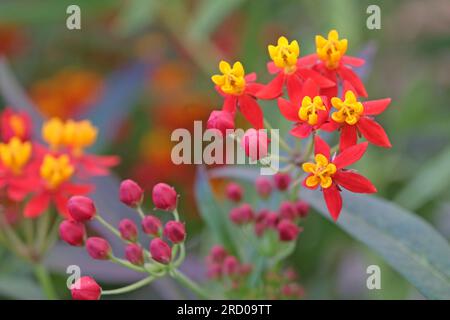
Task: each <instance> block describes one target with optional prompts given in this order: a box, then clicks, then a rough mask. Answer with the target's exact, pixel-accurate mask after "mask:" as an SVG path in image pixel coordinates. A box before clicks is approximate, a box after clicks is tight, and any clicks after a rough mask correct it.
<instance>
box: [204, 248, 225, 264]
mask: <svg viewBox="0 0 450 320" xmlns="http://www.w3.org/2000/svg"><path fill="white" fill-rule="evenodd" d="M227 255H228V252H227V250H225V248H224V247H222V246H221V245H214V246H213V247H212V248H211V250H210V251H209V256H208V260H209V261H210V262H217V263H222V261H223V260H224V259H225V257H226V256H227Z"/></svg>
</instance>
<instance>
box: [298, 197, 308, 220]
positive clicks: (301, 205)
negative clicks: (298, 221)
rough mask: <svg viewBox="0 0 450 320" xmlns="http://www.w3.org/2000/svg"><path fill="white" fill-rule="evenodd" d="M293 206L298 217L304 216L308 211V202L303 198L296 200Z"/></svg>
mask: <svg viewBox="0 0 450 320" xmlns="http://www.w3.org/2000/svg"><path fill="white" fill-rule="evenodd" d="M295 207H296V208H297V216H298V217H299V218H306V216H308V212H309V204H308V203H307V202H305V201H303V200H298V201H297V202H296V203H295Z"/></svg>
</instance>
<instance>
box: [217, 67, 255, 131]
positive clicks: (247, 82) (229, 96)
mask: <svg viewBox="0 0 450 320" xmlns="http://www.w3.org/2000/svg"><path fill="white" fill-rule="evenodd" d="M219 70H220V72H222V75H219V74H216V75H214V76H212V77H211V80H212V81H213V82H214V84H216V90H217V91H218V92H219V93H220V94H221V95H222V96H223V97H224V98H225V100H224V103H223V107H222V109H223V111H228V112H230V113H232V114H235V112H236V109H238V108H239V110H240V111H241V113H242V115H243V116H244V117H245V118H246V119H247V121H248V122H250V124H251V125H252V126H253V127H254V128H255V129H262V128H263V112H262V110H261V107H260V106H259V105H258V102H257V101H256V98H255V97H256V93H257V92H258V91H259V90H261V88H262V85H261V84H259V83H255V82H254V81H256V74H255V73H250V74H248V75H245V72H244V67H243V66H242V64H241V63H240V62H239V61H238V62H235V63H234V65H233V67H231V66H230V64H229V63H228V62H225V61H221V62H220V64H219Z"/></svg>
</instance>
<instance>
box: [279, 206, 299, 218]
mask: <svg viewBox="0 0 450 320" xmlns="http://www.w3.org/2000/svg"><path fill="white" fill-rule="evenodd" d="M278 213H279V214H280V217H281V218H283V219H288V220H292V221H293V220H294V219H295V218H296V217H297V207H296V205H295V203H293V202H290V201H283V202H282V203H281V205H280V208H279V209H278Z"/></svg>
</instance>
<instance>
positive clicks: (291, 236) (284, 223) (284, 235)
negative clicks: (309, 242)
mask: <svg viewBox="0 0 450 320" xmlns="http://www.w3.org/2000/svg"><path fill="white" fill-rule="evenodd" d="M277 229H278V236H279V238H280V241H293V240H295V239H297V236H298V234H299V232H300V228H299V227H298V226H297V225H296V224H295V223H293V222H292V221H291V220H287V219H284V220H281V221H280V222H279V223H278V226H277Z"/></svg>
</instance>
